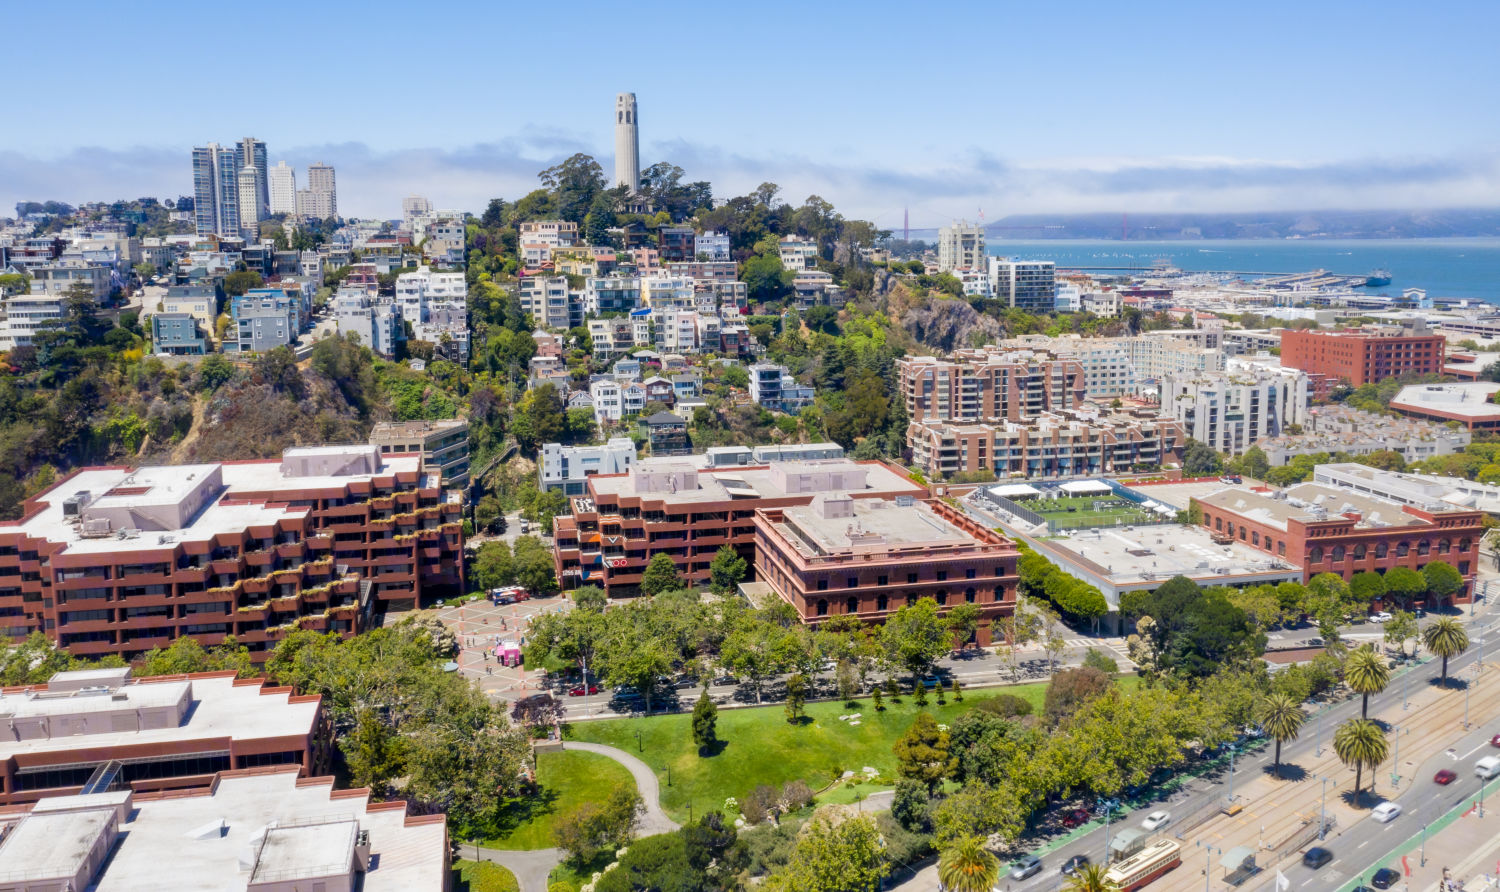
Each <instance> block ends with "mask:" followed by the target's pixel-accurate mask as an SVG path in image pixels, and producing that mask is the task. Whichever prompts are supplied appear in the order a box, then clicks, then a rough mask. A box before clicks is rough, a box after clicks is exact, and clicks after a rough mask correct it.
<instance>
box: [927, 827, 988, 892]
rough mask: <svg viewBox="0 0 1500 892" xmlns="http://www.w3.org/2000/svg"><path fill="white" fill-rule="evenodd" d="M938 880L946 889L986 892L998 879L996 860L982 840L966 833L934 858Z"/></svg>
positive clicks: (964, 891) (960, 891) (954, 891)
mask: <svg viewBox="0 0 1500 892" xmlns="http://www.w3.org/2000/svg"><path fill="white" fill-rule="evenodd" d="M938 880H939V882H941V883H942V884H943V888H944V889H947V890H948V892H990V890H991V889H993V888H995V883H997V882H999V880H1000V859H998V858H996V857H995V856H994V855H992V854H990V852H989V850H988V849H986V848H985V847H984V840H982V839H980V838H979V837H977V836H966V837H964V838H963V839H960V840H957V841H955V842H954V843H953V845H951V846H949V847H948V848H946V849H944V850H943V854H942V855H941V856H939V857H938Z"/></svg>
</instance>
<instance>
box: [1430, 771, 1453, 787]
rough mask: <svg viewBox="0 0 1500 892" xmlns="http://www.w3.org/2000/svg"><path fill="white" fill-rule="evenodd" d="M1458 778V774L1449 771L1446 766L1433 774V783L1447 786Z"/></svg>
mask: <svg viewBox="0 0 1500 892" xmlns="http://www.w3.org/2000/svg"><path fill="white" fill-rule="evenodd" d="M1456 780H1458V775H1456V774H1454V773H1453V772H1451V771H1449V770H1448V769H1446V768H1444V769H1443V770H1442V771H1439V772H1438V773H1437V774H1434V775H1433V776H1432V782H1433V783H1435V784H1442V785H1443V786H1445V787H1446V786H1448V785H1449V784H1451V783H1453V782H1454V781H1456Z"/></svg>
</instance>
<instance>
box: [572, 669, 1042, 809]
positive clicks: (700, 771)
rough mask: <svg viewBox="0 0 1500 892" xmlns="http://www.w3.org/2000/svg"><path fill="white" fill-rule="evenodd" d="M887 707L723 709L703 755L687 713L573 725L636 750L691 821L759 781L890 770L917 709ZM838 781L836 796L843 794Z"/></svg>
mask: <svg viewBox="0 0 1500 892" xmlns="http://www.w3.org/2000/svg"><path fill="white" fill-rule="evenodd" d="M1045 692H1046V686H1045V685H1042V684H1029V685H1016V686H1013V687H1004V688H989V689H986V690H983V691H965V692H964V701H963V702H962V703H954V702H953V699H952V697H951V696H950V697H949V699H948V704H947V705H946V706H938V705H937V699H936V697H935V696H933V695H930V694H929V695H928V700H927V706H926V709H927V711H929V712H931V713H932V714H933V717H934V718H936V719H937V720H938V721H939V722H940V723H947V722H952V721H953V720H954V719H955V718H957V717H958V716H959V715H960V714H961V713H963V712H964V711H965V710H967V709H970V708H972V707H973V706H974V704H975V703H977V702H978V701H980V700H983V699H986V698H989V697H994V696H996V695H998V694H1013V695H1015V696H1018V697H1022V698H1024V699H1026V700H1029V701H1030V702H1031V703H1032V706H1033V709H1034V710H1035V711H1037V712H1040V711H1041V707H1042V698H1043V696H1044V694H1045ZM885 706H886V708H885V711H884V712H876V711H875V707H874V705H873V703H872V701H871V700H870V698H869V697H862V698H860V703H859V706H858V707H857V708H855V709H848V708H847V707H845V706H844V703H843V702H842V701H834V702H829V703H809V704H808V705H807V719H808V720H807V721H805V722H804V723H803V724H801V725H791V724H788V723H787V720H786V713H785V712H784V711H783V708H782V706H781V705H780V704H777V705H775V706H762V707H754V708H749V709H724V710H720V711H719V726H718V732H719V739H720V740H721V741H723V742H724V744H723V747H722V749H720V750H719V751H718V752H717V753H715V754H713V755H711V756H699V755H698V748H697V747H696V746H695V745H694V744H693V734H692V718H693V717H692V715H691V714H679V715H659V716H650V717H642V718H631V719H607V720H604V721H597V722H576V723H574V724H572V725H571V726H569V728H568V733H569V736H570V737H572V738H573V739H576V740H586V741H591V742H594V743H604V744H609V745H610V746H615V747H619V748H620V749H622V750H626V751H627V752H631V753H638V754H639V755H640V757H641V758H642V759H644V760H645V761H646V763H647V764H649V765H650V766H651V767H652V768H653V769H655V770H656V773H657V775H658V776H659V777H660V778H661V779H662V788H661V793H662V796H661V805H662V808H663V809H665V810H666V812H667V813H668V814H669V815H671V816H672V818H673V819H675V820H677V821H679V822H681V821H685V820H687V817H688V805H689V803H691V804H692V805H693V807H694V809H695V812H694V813H695V814H696V815H702V814H703V812H704V810H705V809H717V808H722V807H723V806H724V800H725V798H727V797H729V796H734V797H736V798H740V799H743V798H744V797H745V794H747V793H749V792H750V791H751V790H752V789H754V788H755V787H757V786H759V785H760V784H769V785H771V786H777V785H780V784H784V783H786V782H787V781H791V780H798V779H801V780H803V781H805V782H806V783H807V785H808V786H810V787H812V788H813V789H814V790H819V789H822V788H823V787H824V786H826V785H827V784H828V783H829V782H830V781H831V780H833V779H834V778H836V777H837V776H838V774H836V773H835V772H838V773H842V772H844V771H853V772H855V773H859V772H860V771H861V770H862V769H863V768H864V767H865V766H867V765H868V766H870V767H872V768H876V769H878V770H879V771H880V773H881V774H882V775H885V776H887V777H894V775H895V773H896V757H895V755H894V754H893V753H892V752H891V745H892V744H894V743H895V742H896V739H897V738H898V737H900V736H901V735H902V734H904V733H906V729H907V728H909V727H911V723H912V719H913V718H914V717H915V715H916V713H917V707H916V706H915V705H914V704H913V702H912V697H911V695H910V694H909V693H906V694H903V695H902V696H901V702H900V703H892V702H891V700H890V699H889V698H887V699H886V701H885ZM851 712H858V713H861V714H862V717H861V719H860V722H861V724H859V725H857V726H850V725H849V723H848V722H841V721H839V719H838V717H839V716H841V715H846V714H848V713H851ZM637 730H639V731H640V732H641V734H642V738H641V743H642V744H643V751H641V750H638V749H637V746H636V738H635V732H636V731H637ZM667 766H670V767H671V781H672V784H671V786H667V771H666V768H667ZM841 789H842V788H841ZM841 789H837V790H834V791H830V794H831V795H838V794H840V793H841ZM877 789H881V788H880V787H877V786H866V785H862V787H861V791H862V792H865V793H866V795H868V793H869V792H873V791H874V790H877ZM842 795H845V796H848V795H850V793H847V792H845V793H843V794H842ZM834 801H838V800H834Z"/></svg>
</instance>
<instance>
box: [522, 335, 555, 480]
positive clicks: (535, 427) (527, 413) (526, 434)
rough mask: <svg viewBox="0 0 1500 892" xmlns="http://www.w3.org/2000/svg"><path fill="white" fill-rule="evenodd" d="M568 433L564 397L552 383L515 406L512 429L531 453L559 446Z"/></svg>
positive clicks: (527, 392) (529, 392)
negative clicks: (557, 444) (554, 444)
mask: <svg viewBox="0 0 1500 892" xmlns="http://www.w3.org/2000/svg"><path fill="white" fill-rule="evenodd" d="M528 337H529V336H528ZM566 429H567V413H566V411H565V410H564V407H563V401H562V397H561V396H560V395H559V394H558V392H557V388H556V387H555V386H553V385H552V384H550V383H547V384H542V385H540V386H537V387H533V388H532V389H530V390H528V391H526V395H525V396H523V397H521V400H520V402H518V403H517V404H516V411H515V417H514V418H513V419H512V420H511V426H510V431H511V434H512V435H513V436H514V437H515V438H516V441H517V442H518V443H520V444H521V447H522V448H523V449H526V450H528V451H531V452H535V451H536V450H537V449H540V448H541V445H542V444H543V443H556V442H560V441H561V440H562V439H563V432H564V431H565V430H566Z"/></svg>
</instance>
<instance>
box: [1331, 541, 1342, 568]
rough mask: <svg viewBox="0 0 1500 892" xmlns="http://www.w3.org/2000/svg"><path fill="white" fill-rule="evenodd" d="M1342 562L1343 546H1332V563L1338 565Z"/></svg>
mask: <svg viewBox="0 0 1500 892" xmlns="http://www.w3.org/2000/svg"><path fill="white" fill-rule="evenodd" d="M1343 560H1344V546H1342V545H1335V546H1333V562H1334V563H1335V564H1338V563H1342V562H1343Z"/></svg>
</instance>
